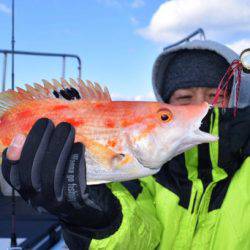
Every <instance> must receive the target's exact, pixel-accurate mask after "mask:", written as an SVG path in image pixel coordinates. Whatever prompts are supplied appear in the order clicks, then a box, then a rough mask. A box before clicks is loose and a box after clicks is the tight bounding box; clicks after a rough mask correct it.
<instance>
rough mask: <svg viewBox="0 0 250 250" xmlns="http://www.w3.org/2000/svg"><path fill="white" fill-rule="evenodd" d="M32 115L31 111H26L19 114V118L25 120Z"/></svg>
mask: <svg viewBox="0 0 250 250" xmlns="http://www.w3.org/2000/svg"><path fill="white" fill-rule="evenodd" d="M31 115H32V112H31V110H25V111H22V112H20V113H18V114H17V116H18V117H17V118H20V119H23V118H27V117H30V116H31Z"/></svg>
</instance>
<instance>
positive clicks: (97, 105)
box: [95, 103, 104, 108]
mask: <svg viewBox="0 0 250 250" xmlns="http://www.w3.org/2000/svg"><path fill="white" fill-rule="evenodd" d="M102 107H104V105H103V104H102V103H96V104H95V108H102Z"/></svg>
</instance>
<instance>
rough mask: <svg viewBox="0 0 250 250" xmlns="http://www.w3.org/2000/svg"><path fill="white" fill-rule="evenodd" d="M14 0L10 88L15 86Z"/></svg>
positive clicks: (13, 1) (13, 0)
mask: <svg viewBox="0 0 250 250" xmlns="http://www.w3.org/2000/svg"><path fill="white" fill-rule="evenodd" d="M14 51H15V0H12V39H11V58H12V62H11V88H12V89H14V88H15V75H14V68H15V61H14V60H15V59H14V57H15V54H14Z"/></svg>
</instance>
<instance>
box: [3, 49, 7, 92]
mask: <svg viewBox="0 0 250 250" xmlns="http://www.w3.org/2000/svg"><path fill="white" fill-rule="evenodd" d="M7 57H8V55H7V53H4V55H3V83H2V91H4V90H5V84H6V70H7Z"/></svg>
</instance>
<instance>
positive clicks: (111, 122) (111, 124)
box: [105, 119, 115, 128]
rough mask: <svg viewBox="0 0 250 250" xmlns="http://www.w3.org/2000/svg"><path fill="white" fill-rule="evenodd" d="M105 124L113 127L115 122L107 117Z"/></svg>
mask: <svg viewBox="0 0 250 250" xmlns="http://www.w3.org/2000/svg"><path fill="white" fill-rule="evenodd" d="M105 126H106V127H108V128H114V127H115V122H114V121H112V120H110V119H107V120H106V121H105Z"/></svg>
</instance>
